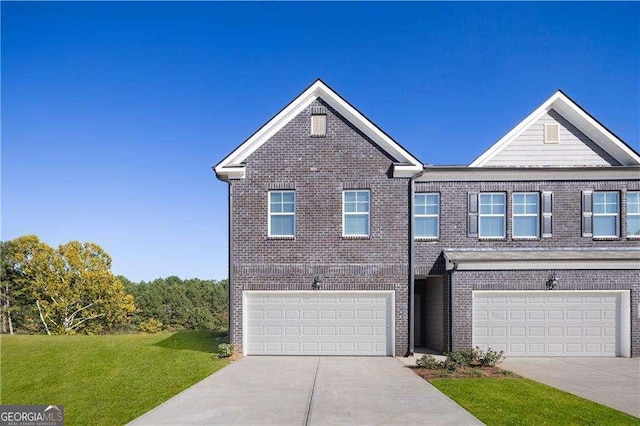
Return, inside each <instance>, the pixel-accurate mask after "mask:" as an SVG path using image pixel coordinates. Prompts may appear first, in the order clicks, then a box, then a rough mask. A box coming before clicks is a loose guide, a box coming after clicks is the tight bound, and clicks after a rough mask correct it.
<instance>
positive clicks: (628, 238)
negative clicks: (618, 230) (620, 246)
mask: <svg viewBox="0 0 640 426" xmlns="http://www.w3.org/2000/svg"><path fill="white" fill-rule="evenodd" d="M627 240H640V235H627Z"/></svg>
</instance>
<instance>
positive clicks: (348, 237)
mask: <svg viewBox="0 0 640 426" xmlns="http://www.w3.org/2000/svg"><path fill="white" fill-rule="evenodd" d="M342 239H343V240H370V239H371V237H370V236H369V235H343V236H342Z"/></svg>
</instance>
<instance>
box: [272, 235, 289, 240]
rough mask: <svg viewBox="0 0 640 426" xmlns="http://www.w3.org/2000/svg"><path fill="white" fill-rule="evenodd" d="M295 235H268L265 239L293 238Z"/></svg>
mask: <svg viewBox="0 0 640 426" xmlns="http://www.w3.org/2000/svg"><path fill="white" fill-rule="evenodd" d="M295 239H296V237H295V235H270V236H268V237H267V240H295Z"/></svg>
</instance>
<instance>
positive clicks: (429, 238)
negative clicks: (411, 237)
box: [415, 237, 438, 242]
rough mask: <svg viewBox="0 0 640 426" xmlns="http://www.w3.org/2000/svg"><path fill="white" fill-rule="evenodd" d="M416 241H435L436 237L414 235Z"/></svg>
mask: <svg viewBox="0 0 640 426" xmlns="http://www.w3.org/2000/svg"><path fill="white" fill-rule="evenodd" d="M415 240H416V241H426V242H436V241H438V237H416V238H415Z"/></svg>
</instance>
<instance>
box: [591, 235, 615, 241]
mask: <svg viewBox="0 0 640 426" xmlns="http://www.w3.org/2000/svg"><path fill="white" fill-rule="evenodd" d="M618 240H620V237H613V236H612V237H593V241H618Z"/></svg>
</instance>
